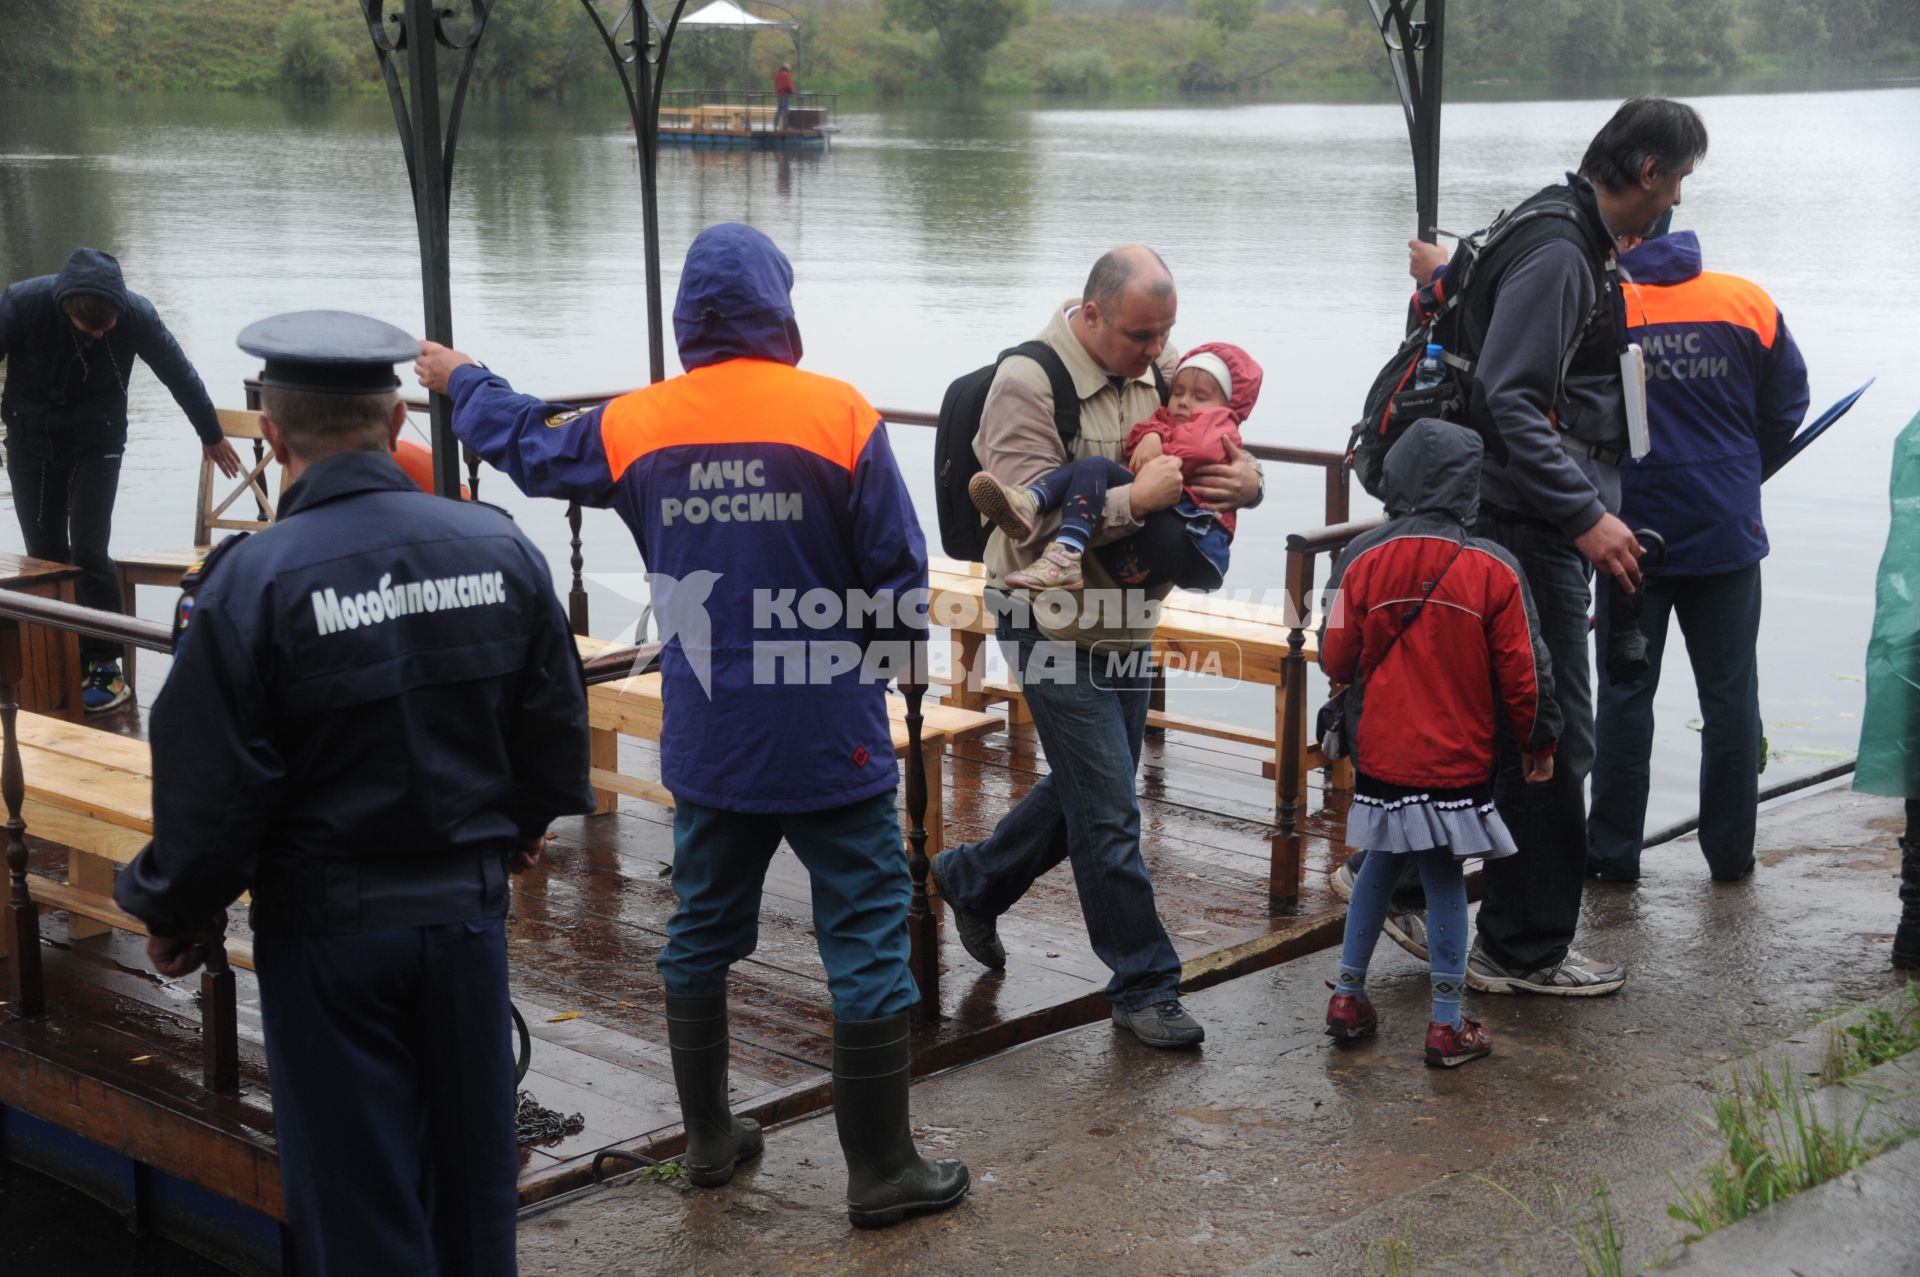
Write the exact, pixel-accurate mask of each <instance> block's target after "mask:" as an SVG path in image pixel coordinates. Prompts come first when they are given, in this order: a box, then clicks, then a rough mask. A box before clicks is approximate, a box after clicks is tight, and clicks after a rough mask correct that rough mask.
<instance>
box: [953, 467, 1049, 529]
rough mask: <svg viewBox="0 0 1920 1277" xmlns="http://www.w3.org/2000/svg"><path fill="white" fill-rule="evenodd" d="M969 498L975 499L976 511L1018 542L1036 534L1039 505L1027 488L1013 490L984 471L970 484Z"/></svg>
mask: <svg viewBox="0 0 1920 1277" xmlns="http://www.w3.org/2000/svg"><path fill="white" fill-rule="evenodd" d="M967 496H968V497H970V498H972V500H973V508H974V509H976V510H978V511H979V512H980V513H981V514H984V515H986V516H987V519H988V521H989V522H991V523H992V524H993V526H994V527H996V528H999V529H1000V530H1001V531H1002V532H1004V533H1006V534H1007V535H1008V536H1009V537H1011V538H1012V539H1013V540H1014V541H1015V542H1016V543H1017V542H1021V541H1025V540H1026V539H1027V538H1028V537H1030V536H1032V535H1033V512H1034V510H1035V508H1036V503H1035V501H1034V499H1033V494H1032V493H1031V492H1028V491H1027V490H1026V489H1025V488H1010V487H1008V486H1007V485H1006V484H1004V483H1002V482H1000V481H999V480H998V479H996V478H994V477H993V476H992V475H990V474H988V473H987V472H986V471H985V470H982V471H981V472H980V473H979V474H976V475H975V476H973V478H972V479H971V480H969V481H968V483H967Z"/></svg>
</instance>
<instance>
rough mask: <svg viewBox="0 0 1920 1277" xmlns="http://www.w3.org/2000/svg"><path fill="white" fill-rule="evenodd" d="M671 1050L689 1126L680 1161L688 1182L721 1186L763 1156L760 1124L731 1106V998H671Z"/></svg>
mask: <svg viewBox="0 0 1920 1277" xmlns="http://www.w3.org/2000/svg"><path fill="white" fill-rule="evenodd" d="M667 1046H668V1047H669V1048H670V1049H671V1050H672V1052H673V1085H674V1089H675V1090H677V1091H679V1092H680V1119H681V1121H683V1122H684V1123H686V1127H687V1152H686V1155H685V1156H684V1157H683V1158H681V1163H682V1165H684V1166H685V1167H686V1168H687V1179H688V1180H689V1181H690V1182H692V1183H694V1184H697V1185H699V1186H700V1187H701V1188H718V1187H720V1185H722V1184H725V1183H726V1182H727V1181H729V1180H731V1179H732V1178H733V1171H734V1168H735V1167H737V1166H739V1165H740V1163H742V1162H750V1161H752V1160H753V1159H754V1158H756V1157H758V1156H760V1149H761V1146H762V1144H763V1142H764V1141H763V1140H762V1138H761V1135H760V1124H759V1123H758V1122H756V1121H754V1120H753V1119H751V1118H745V1117H741V1118H736V1117H735V1116H734V1115H733V1112H732V1110H731V1109H729V1108H728V1107H727V1054H728V1048H729V1046H730V1043H729V1040H728V1038H727V995H726V994H725V993H724V992H722V993H701V994H694V995H692V996H686V997H681V996H676V995H674V994H671V993H669V994H668V995H667Z"/></svg>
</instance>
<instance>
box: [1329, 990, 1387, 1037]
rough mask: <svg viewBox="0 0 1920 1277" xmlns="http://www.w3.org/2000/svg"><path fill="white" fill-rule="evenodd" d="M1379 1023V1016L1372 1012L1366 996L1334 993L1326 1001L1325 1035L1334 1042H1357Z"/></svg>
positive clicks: (1371, 1005) (1370, 1003)
mask: <svg viewBox="0 0 1920 1277" xmlns="http://www.w3.org/2000/svg"><path fill="white" fill-rule="evenodd" d="M1379 1024H1380V1017H1379V1016H1378V1015H1375V1014H1374V1010H1373V1003H1372V1002H1370V1001H1368V1000H1367V999H1366V998H1357V997H1355V996H1354V995H1353V994H1351V993H1336V994H1334V995H1333V999H1332V1000H1331V1001H1330V1002H1328V1003H1327V1036H1328V1037H1330V1038H1332V1039H1333V1040H1334V1041H1336V1042H1357V1041H1358V1040H1360V1039H1361V1038H1364V1037H1371V1036H1372V1035H1373V1031H1374V1029H1376V1028H1378V1027H1379Z"/></svg>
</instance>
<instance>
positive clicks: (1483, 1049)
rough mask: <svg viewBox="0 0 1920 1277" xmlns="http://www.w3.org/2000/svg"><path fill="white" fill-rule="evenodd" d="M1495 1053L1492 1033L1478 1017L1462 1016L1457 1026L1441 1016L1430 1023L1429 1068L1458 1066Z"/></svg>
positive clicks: (1428, 1037) (1428, 1028)
mask: <svg viewBox="0 0 1920 1277" xmlns="http://www.w3.org/2000/svg"><path fill="white" fill-rule="evenodd" d="M1492 1054H1493V1034H1491V1033H1489V1032H1487V1030H1486V1029H1485V1028H1484V1027H1483V1026H1482V1025H1481V1024H1480V1022H1479V1021H1478V1020H1469V1019H1467V1018H1465V1017H1464V1016H1463V1017H1461V1020H1460V1027H1459V1028H1457V1029H1456V1028H1454V1027H1453V1026H1452V1025H1451V1024H1441V1023H1440V1022H1439V1021H1438V1020H1435V1021H1434V1022H1433V1023H1431V1024H1429V1025H1427V1067H1428V1068H1433V1069H1457V1068H1459V1067H1460V1066H1461V1065H1462V1064H1465V1063H1467V1062H1468V1061H1469V1060H1477V1059H1479V1058H1480V1057H1481V1056H1483V1055H1492Z"/></svg>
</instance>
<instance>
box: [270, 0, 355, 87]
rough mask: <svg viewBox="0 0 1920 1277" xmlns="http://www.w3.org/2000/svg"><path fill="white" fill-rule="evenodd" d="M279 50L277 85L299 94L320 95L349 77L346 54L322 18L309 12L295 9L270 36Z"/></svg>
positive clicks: (349, 68)
mask: <svg viewBox="0 0 1920 1277" xmlns="http://www.w3.org/2000/svg"><path fill="white" fill-rule="evenodd" d="M274 44H275V46H276V47H277V48H278V50H279V70H280V83H281V84H282V85H284V86H285V87H287V88H290V89H296V90H298V91H300V92H303V93H324V92H325V91H327V90H328V89H332V88H335V87H337V86H339V85H342V84H345V83H346V82H347V80H348V78H349V77H350V76H351V75H352V74H353V72H352V69H351V67H350V66H349V64H348V62H347V51H346V50H345V49H343V48H341V47H340V42H339V41H338V40H335V39H334V38H333V33H332V31H330V30H329V29H328V27H327V22H326V19H324V18H322V17H321V16H320V15H319V14H318V13H317V12H315V11H314V10H312V9H296V10H295V11H294V12H292V13H290V14H288V15H287V20H286V21H285V22H282V23H281V24H280V29H279V30H278V31H277V32H275V33H274Z"/></svg>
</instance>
